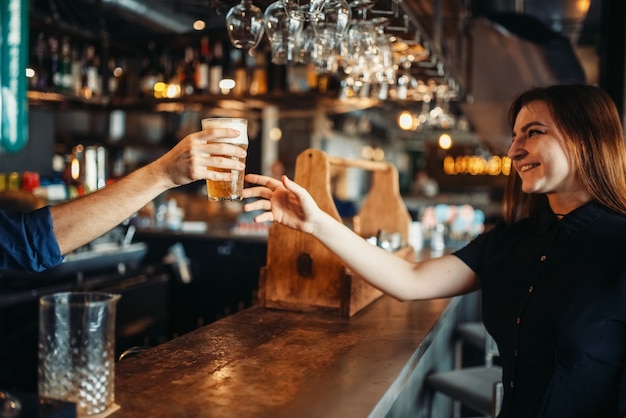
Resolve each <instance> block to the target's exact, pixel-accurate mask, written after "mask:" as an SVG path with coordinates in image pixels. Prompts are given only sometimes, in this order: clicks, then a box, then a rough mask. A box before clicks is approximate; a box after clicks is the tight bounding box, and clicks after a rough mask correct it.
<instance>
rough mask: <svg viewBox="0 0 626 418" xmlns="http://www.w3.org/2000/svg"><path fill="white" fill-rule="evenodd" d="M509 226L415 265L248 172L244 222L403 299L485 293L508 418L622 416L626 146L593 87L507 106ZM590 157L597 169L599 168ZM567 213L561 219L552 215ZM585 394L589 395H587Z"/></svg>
mask: <svg viewBox="0 0 626 418" xmlns="http://www.w3.org/2000/svg"><path fill="white" fill-rule="evenodd" d="M510 115H511V117H510V122H511V129H512V130H513V132H514V141H513V143H512V146H511V150H510V152H509V156H510V157H511V159H512V160H513V161H512V163H513V168H514V169H515V173H512V174H511V175H510V176H509V179H510V181H509V184H508V188H507V190H506V197H505V198H506V204H507V206H506V208H507V209H508V213H507V215H508V218H507V221H508V222H502V223H499V224H498V225H496V226H495V227H493V228H492V229H490V230H489V231H487V232H485V233H483V234H482V235H480V236H479V237H477V238H476V239H474V240H473V241H471V242H470V243H469V244H468V245H467V246H465V247H464V248H462V249H460V250H458V251H456V252H454V253H452V254H449V255H443V256H441V257H439V258H433V259H430V260H427V261H421V262H417V263H414V262H411V261H407V260H403V259H401V258H399V257H396V256H394V255H393V254H390V253H387V252H386V251H384V250H383V249H381V248H377V247H375V246H372V245H370V244H368V243H367V242H366V241H365V240H363V239H362V237H360V236H358V235H356V234H355V233H354V232H352V231H351V230H349V229H348V228H347V227H345V226H344V225H343V224H340V223H339V222H338V221H337V220H336V219H335V218H333V217H331V216H330V215H328V214H327V213H326V212H324V211H323V210H321V209H320V207H319V206H318V205H317V203H316V202H315V201H314V200H313V198H312V196H311V194H310V193H309V192H308V191H307V190H305V189H304V188H302V187H301V186H300V185H298V184H296V183H295V182H293V181H291V180H289V179H288V178H286V177H284V176H283V178H282V179H281V180H280V181H279V180H276V179H273V178H269V177H266V176H259V175H254V174H249V175H248V176H247V177H246V179H247V180H248V181H249V182H250V183H256V184H258V185H259V186H257V187H252V188H249V189H246V190H244V197H258V198H260V199H259V200H256V201H254V202H252V203H248V204H246V205H245V206H244V210H246V211H252V210H261V211H262V213H261V214H259V215H258V216H257V217H256V218H255V220H256V221H257V222H264V221H274V222H279V223H281V224H283V225H286V226H288V227H290V228H293V229H296V230H299V231H302V232H305V233H308V234H311V235H313V236H314V237H315V238H316V239H317V240H319V241H320V242H321V243H322V244H323V245H324V246H326V247H327V248H328V249H330V250H331V251H332V252H334V253H335V254H336V255H337V256H338V257H339V258H340V259H341V260H342V261H343V262H344V263H345V264H346V266H347V268H348V269H349V270H350V271H352V272H354V274H357V275H359V276H361V277H362V278H363V279H365V280H366V281H367V282H369V283H370V284H372V285H373V286H375V287H377V288H378V289H380V290H382V291H384V292H386V293H388V294H389V295H391V296H393V297H395V298H397V299H400V300H420V299H434V298H441V297H450V296H456V295H461V294H465V293H468V292H471V291H473V290H478V289H480V291H481V297H482V318H483V322H484V323H485V326H486V328H487V330H488V331H489V333H490V334H491V335H492V336H493V337H494V340H495V341H496V342H497V344H498V352H499V353H500V360H501V364H502V382H503V384H504V385H503V386H504V399H503V402H502V410H501V412H500V414H499V415H498V417H499V418H522V417H523V418H531V417H532V418H537V417H540V418H546V417H550V418H588V417H603V418H604V417H613V418H617V417H622V416H624V415H626V388H624V387H621V386H620V385H621V382H624V381H626V369H625V366H624V365H625V364H626V312H625V311H624V309H623V306H625V305H626V260H624V257H623V254H622V253H623V247H620V246H618V245H615V243H616V242H619V240H622V239H623V237H624V236H626V164H625V163H626V148H625V146H624V137H623V134H622V130H621V123H620V118H619V115H618V112H617V110H616V108H615V105H614V104H613V102H612V101H611V99H610V97H609V96H608V95H607V94H606V93H605V92H604V91H602V90H601V89H600V88H598V87H594V86H590V85H555V86H549V87H544V88H536V89H532V90H529V91H527V92H525V93H523V94H521V95H520V96H519V97H518V98H517V99H515V100H514V101H513V104H512V106H511V108H510ZM592 157H593V158H592ZM557 214H559V215H557ZM581 393H584V394H585V395H584V396H580V394H581Z"/></svg>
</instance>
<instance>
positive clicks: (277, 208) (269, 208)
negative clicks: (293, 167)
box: [243, 174, 323, 234]
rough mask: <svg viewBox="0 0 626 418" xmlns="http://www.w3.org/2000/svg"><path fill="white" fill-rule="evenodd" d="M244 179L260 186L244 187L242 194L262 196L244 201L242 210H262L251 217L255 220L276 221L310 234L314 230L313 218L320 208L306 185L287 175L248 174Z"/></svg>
mask: <svg viewBox="0 0 626 418" xmlns="http://www.w3.org/2000/svg"><path fill="white" fill-rule="evenodd" d="M246 181H247V182H249V183H254V184H258V185H259V186H256V187H249V188H246V189H244V191H243V197H244V198H249V197H260V198H261V199H259V200H256V201H254V202H251V203H247V204H245V205H244V206H243V210H244V211H246V212H252V211H255V210H264V211H265V212H263V213H261V214H260V215H258V216H256V217H255V218H254V220H255V222H267V221H270V222H271V221H275V222H278V223H281V224H283V225H285V226H288V227H290V228H292V229H296V230H298V231H303V232H307V233H309V234H312V233H313V232H314V230H315V225H316V221H315V219H316V218H317V217H319V216H320V214H322V213H323V212H322V210H321V209H320V208H319V206H317V203H315V200H314V199H313V197H312V196H311V195H310V194H309V192H308V191H306V189H304V188H303V187H302V186H300V185H299V184H297V183H295V182H293V181H291V180H290V179H289V178H288V177H287V176H282V178H281V179H280V180H276V179H274V178H272V177H267V176H262V175H258V174H248V175H246Z"/></svg>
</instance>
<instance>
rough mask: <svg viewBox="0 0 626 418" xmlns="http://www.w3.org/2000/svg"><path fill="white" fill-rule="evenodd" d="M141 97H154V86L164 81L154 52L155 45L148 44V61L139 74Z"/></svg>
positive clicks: (158, 59)
mask: <svg viewBox="0 0 626 418" xmlns="http://www.w3.org/2000/svg"><path fill="white" fill-rule="evenodd" d="M140 80H141V81H140V84H141V95H142V96H144V97H154V85H155V84H156V83H158V82H160V81H163V80H164V74H163V69H162V68H161V66H160V57H159V55H158V54H157V51H156V44H155V43H154V42H153V41H152V42H150V43H149V44H148V59H147V60H146V64H145V66H144V68H143V70H142V71H141V74H140Z"/></svg>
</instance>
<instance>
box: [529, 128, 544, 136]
mask: <svg viewBox="0 0 626 418" xmlns="http://www.w3.org/2000/svg"><path fill="white" fill-rule="evenodd" d="M540 133H541V132H539V131H537V130H535V129H531V130H530V131H528V136H535V135H539V134H540Z"/></svg>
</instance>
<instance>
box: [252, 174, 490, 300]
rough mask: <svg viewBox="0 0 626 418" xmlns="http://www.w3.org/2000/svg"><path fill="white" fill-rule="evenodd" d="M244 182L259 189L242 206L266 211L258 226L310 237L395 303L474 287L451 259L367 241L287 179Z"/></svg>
mask: <svg viewBox="0 0 626 418" xmlns="http://www.w3.org/2000/svg"><path fill="white" fill-rule="evenodd" d="M246 180H247V181H248V182H250V183H255V184H258V185H260V186H259V187H252V188H248V189H246V190H244V197H260V198H262V199H259V200H257V201H254V202H252V203H248V204H246V205H245V206H244V210H245V211H254V210H264V211H265V212H263V213H261V214H260V215H258V216H257V217H256V218H255V220H256V221H257V222H266V221H274V222H279V223H281V224H283V225H286V226H288V227H290V228H293V229H296V230H299V231H303V232H306V233H309V234H311V235H313V236H314V237H315V238H317V239H318V240H320V242H321V243H322V244H324V245H325V246H326V247H327V248H328V249H329V250H331V251H332V252H334V253H335V254H336V255H337V256H338V257H339V258H341V259H342V260H343V262H344V263H345V264H346V266H347V267H348V268H349V269H350V270H352V271H353V272H354V273H356V274H358V275H359V276H361V277H363V278H364V279H365V280H367V281H368V282H369V283H370V284H372V285H373V286H375V287H377V288H379V289H380V290H382V291H384V292H385V293H387V294H389V295H391V296H393V297H395V298H397V299H400V300H415V299H432V298H440V297H450V296H454V295H459V294H463V293H467V292H469V291H472V290H475V289H476V288H477V285H478V282H477V278H476V275H475V274H474V272H473V271H472V270H471V269H470V268H469V267H468V266H467V265H466V264H465V263H463V262H462V261H461V260H460V259H459V258H457V257H455V256H452V255H446V256H443V257H440V258H436V259H431V260H428V261H424V262H420V263H412V262H409V261H406V260H404V259H402V258H400V257H398V256H396V255H394V254H392V253H389V252H387V251H385V250H383V249H382V248H378V247H376V246H373V245H371V244H369V243H367V242H366V241H365V240H364V239H363V238H362V237H360V236H359V235H357V234H355V233H354V232H352V231H351V230H350V229H349V228H347V227H346V226H345V225H343V224H342V223H341V222H339V221H337V220H336V219H335V218H333V217H332V216H330V215H328V214H327V213H326V212H324V211H322V210H321V209H320V208H319V207H318V206H317V204H316V203H315V201H314V200H313V198H312V197H311V195H310V194H309V193H308V192H307V191H306V190H305V189H304V188H302V187H301V186H299V185H298V184H296V183H295V182H293V181H291V180H289V179H288V178H287V177H286V176H283V178H282V179H281V181H278V180H275V179H272V178H270V177H266V176H260V175H256V174H248V175H247V176H246Z"/></svg>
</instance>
